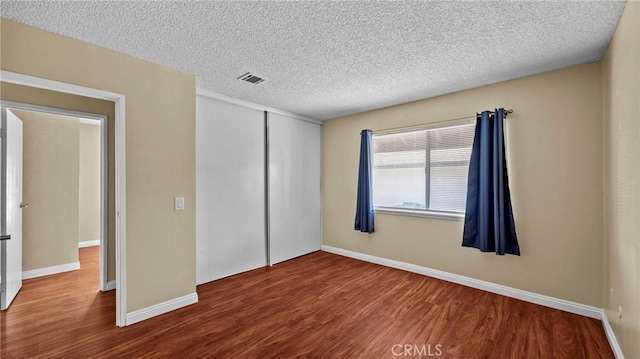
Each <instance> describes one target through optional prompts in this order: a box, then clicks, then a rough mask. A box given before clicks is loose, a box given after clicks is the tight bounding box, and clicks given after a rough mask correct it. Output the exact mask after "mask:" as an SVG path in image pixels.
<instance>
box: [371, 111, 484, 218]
mask: <svg viewBox="0 0 640 359" xmlns="http://www.w3.org/2000/svg"><path fill="white" fill-rule="evenodd" d="M476 121H477V120H476V118H475V117H473V118H466V119H457V120H451V121H444V122H437V123H432V124H426V125H421V126H411V127H401V128H395V129H390V130H381V131H374V132H373V133H372V135H373V136H372V140H373V139H375V137H376V136H384V135H391V134H398V133H408V132H415V131H423V130H436V129H446V128H454V127H458V126H466V125H471V124H473V125H475V123H476ZM474 127H475V126H474ZM374 155H375V154H374V152H373V148H372V149H371V157H372V160H373V156H374ZM372 162H373V161H372ZM372 165H373V164H372ZM372 174H373V173H372ZM372 190H373V188H372ZM373 211H374V213H375V214H390V215H400V216H410V217H424V218H435V219H445V220H454V221H463V220H464V218H465V212H464V211H463V212H456V211H443V210H434V209H417V208H399V207H389V206H379V205H376V204H375V201H374V207H373Z"/></svg>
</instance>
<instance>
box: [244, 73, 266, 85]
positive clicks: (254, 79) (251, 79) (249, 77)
mask: <svg viewBox="0 0 640 359" xmlns="http://www.w3.org/2000/svg"><path fill="white" fill-rule="evenodd" d="M238 80H242V81H247V82H250V83H252V84H254V85H257V84H259V83H261V82H264V79H263V78H262V77H258V76H255V75H252V74H251V73H250V72H247V73H246V74H244V75H242V76H240V77H238Z"/></svg>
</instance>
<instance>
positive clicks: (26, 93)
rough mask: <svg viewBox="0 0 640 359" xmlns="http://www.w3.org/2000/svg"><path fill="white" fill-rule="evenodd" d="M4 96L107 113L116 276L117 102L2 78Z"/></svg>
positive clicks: (111, 275) (111, 276)
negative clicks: (115, 120) (38, 87)
mask: <svg viewBox="0 0 640 359" xmlns="http://www.w3.org/2000/svg"><path fill="white" fill-rule="evenodd" d="M0 99H2V100H6V101H12V102H20V103H26V104H32V105H39V106H46V107H55V108H62V109H67V110H74V111H80V112H87V113H92V114H98V115H105V116H107V133H108V134H107V143H108V145H107V152H108V155H107V162H108V170H107V178H108V179H107V182H108V191H107V199H108V200H107V202H108V204H107V280H108V281H112V280H115V279H116V252H115V250H116V242H115V228H116V221H115V208H116V207H115V175H114V174H115V155H114V154H115V151H114V149H115V126H114V118H115V107H114V104H113V102H109V101H103V100H97V99H93V98H88V97H82V96H76V95H69V94H64V93H59V92H53V91H47V90H42V89H36V88H31V87H26V86H20V85H15V84H9V83H5V82H0Z"/></svg>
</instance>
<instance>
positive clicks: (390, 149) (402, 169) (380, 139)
mask: <svg viewBox="0 0 640 359" xmlns="http://www.w3.org/2000/svg"><path fill="white" fill-rule="evenodd" d="M474 131H475V121H474V122H468V121H467V122H465V123H461V124H454V125H449V126H447V127H438V128H430V129H420V130H412V131H407V132H400V133H393V134H380V135H375V134H374V136H373V143H372V151H373V203H374V205H375V207H378V208H385V209H393V208H398V209H403V210H423V211H443V212H458V213H459V212H464V209H465V204H466V199H467V175H468V171H469V159H470V157H471V147H472V145H473V137H474Z"/></svg>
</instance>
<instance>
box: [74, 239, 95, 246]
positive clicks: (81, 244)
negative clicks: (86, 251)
mask: <svg viewBox="0 0 640 359" xmlns="http://www.w3.org/2000/svg"><path fill="white" fill-rule="evenodd" d="M99 245H100V240H99V239H94V240H93V241H83V242H78V248H84V247H93V246H99Z"/></svg>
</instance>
